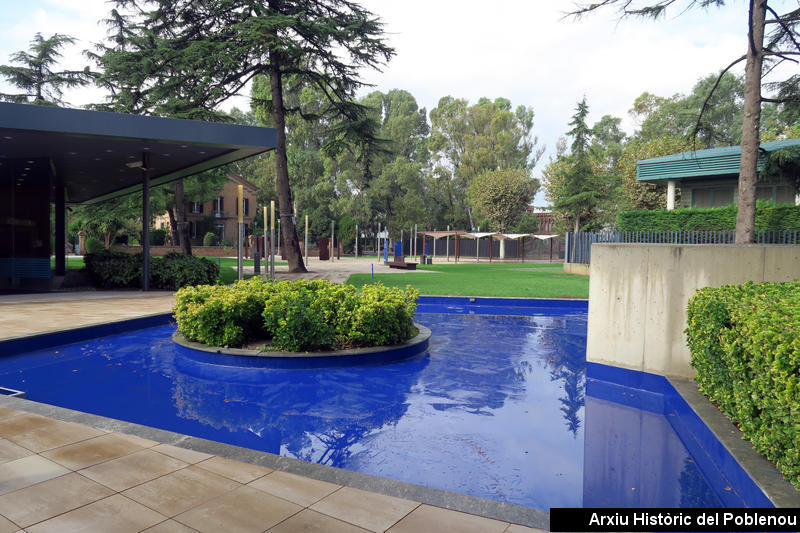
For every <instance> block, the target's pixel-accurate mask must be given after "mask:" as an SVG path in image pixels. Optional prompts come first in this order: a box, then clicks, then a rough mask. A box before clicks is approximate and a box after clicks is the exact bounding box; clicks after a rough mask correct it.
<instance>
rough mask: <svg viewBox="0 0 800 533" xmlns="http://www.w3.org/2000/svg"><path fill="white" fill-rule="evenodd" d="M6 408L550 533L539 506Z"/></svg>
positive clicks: (9, 403)
mask: <svg viewBox="0 0 800 533" xmlns="http://www.w3.org/2000/svg"><path fill="white" fill-rule="evenodd" d="M0 406H4V407H10V408H13V409H18V410H20V411H26V412H29V413H34V414H38V415H41V416H46V417H49V418H53V419H56V420H61V421H64V422H73V423H77V424H83V425H85V426H91V427H94V428H98V429H102V430H105V431H113V432H116V433H124V434H127V435H133V436H135V437H140V438H143V439H148V440H152V441H156V442H159V443H162V444H170V445H172V446H177V447H180V448H185V449H188V450H194V451H198V452H202V453H208V454H211V455H216V456H219V457H224V458H226V459H232V460H234V461H240V462H243V463H249V464H253V465H258V466H264V467H267V468H270V469H272V470H277V471H283V472H289V473H291V474H296V475H299V476H305V477H309V478H313V479H317V480H319V481H327V482H330V483H336V484H338V485H344V486H347V487H352V488H356V489H361V490H365V491H369V492H375V493H378V494H383V495H386V496H394V497H396V498H405V499H408V500H414V501H417V502H420V503H424V504H428V505H432V506H436V507H442V508H445V509H450V510H452V511H459V512H462V513H468V514H473V515H478V516H483V517H486V518H493V519H496V520H501V521H504V522H509V523H512V524H519V525H523V526H529V527H533V528H538V529H544V530H547V531H549V530H550V513H549V511H543V510H541V509H535V508H533V507H524V506H521V505H515V504H510V503H504V502H497V501H494V500H488V499H485V498H478V497H476V496H468V495H466V494H460V493H458V492H451V491H447V490H442V489H435V488H431V487H425V486H423V485H417V484H414V483H408V482H406V481H397V480H394V479H389V478H384V477H380V476H375V475H371V474H363V473H360V472H354V471H351V470H345V469H342V468H336V467H332V466H326V465H320V464H317V463H309V462H306V461H302V460H300V459H294V458H292V457H284V456H282V455H275V454H272V453H269V452H262V451H258V450H253V449H250V448H243V447H241V446H235V445H232V444H225V443H222V442H217V441H212V440H207V439H202V438H198V437H192V436H190V435H184V434H182V433H176V432H174V431H169V430H165V429H159V428H155V427H152V426H145V425H142V424H135V423H133V422H125V421H124V420H118V419H115V418H109V417H105V416H100V415H94V414H91V413H85V412H83V411H77V410H74V409H68V408H65V407H59V406H56V405H50V404H45V403H40V402H35V401H33V400H25V399H21V398H15V397H8V396H0Z"/></svg>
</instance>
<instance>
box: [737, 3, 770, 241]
mask: <svg viewBox="0 0 800 533" xmlns="http://www.w3.org/2000/svg"><path fill="white" fill-rule="evenodd" d="M766 5H767V2H766V0H750V19H749V31H748V35H747V36H748V45H747V62H746V63H745V67H744V118H743V119H742V160H741V165H740V167H739V199H738V213H737V215H736V244H747V243H751V242H753V238H754V236H755V225H756V181H757V180H758V151H759V146H760V143H759V127H760V123H761V66H762V63H763V59H764V52H763V46H764V19H765V17H766Z"/></svg>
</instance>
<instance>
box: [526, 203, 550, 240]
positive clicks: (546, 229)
mask: <svg viewBox="0 0 800 533" xmlns="http://www.w3.org/2000/svg"><path fill="white" fill-rule="evenodd" d="M525 211H526V212H527V213H528V214H529V215H534V216H535V217H536V218H537V219H538V220H539V229H538V230H536V233H537V234H539V235H553V234H554V233H555V232H556V219H555V217H554V216H553V213H542V212H534V208H533V206H532V205H529V206H528V207H527V209H525Z"/></svg>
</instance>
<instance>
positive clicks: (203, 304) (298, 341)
mask: <svg viewBox="0 0 800 533" xmlns="http://www.w3.org/2000/svg"><path fill="white" fill-rule="evenodd" d="M418 297H419V291H417V290H415V289H411V288H406V289H400V288H389V287H384V286H383V285H380V284H378V285H372V286H369V287H365V288H364V291H363V292H359V291H358V290H357V289H356V288H355V287H353V286H352V285H339V284H337V283H332V282H329V281H324V280H317V281H305V280H299V281H294V282H291V281H284V282H265V281H262V280H261V279H260V278H252V279H250V280H247V281H240V282H238V283H236V284H235V285H233V286H231V287H225V286H215V287H212V286H199V287H186V288H184V289H181V290H180V291H178V292H177V293H176V295H175V300H176V302H177V303H176V306H175V319H176V320H177V322H178V330H179V331H180V332H181V334H182V335H183V336H184V337H185V338H186V339H188V340H192V341H197V342H201V343H204V344H208V345H212V346H241V345H242V344H243V343H245V342H247V341H249V340H253V339H256V340H267V339H271V341H270V342H271V348H272V349H277V350H286V351H309V350H330V349H334V348H337V349H342V348H351V347H358V346H382V345H389V344H397V343H400V342H403V341H405V340H407V339H408V338H409V337H410V336H411V334H412V331H413V318H414V312H415V311H416V306H417V304H416V302H417V298H418Z"/></svg>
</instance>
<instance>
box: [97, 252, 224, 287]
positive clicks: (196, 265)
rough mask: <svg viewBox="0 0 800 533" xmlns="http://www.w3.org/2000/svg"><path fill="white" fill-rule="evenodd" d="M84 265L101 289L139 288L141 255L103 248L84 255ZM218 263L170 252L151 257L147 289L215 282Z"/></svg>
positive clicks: (217, 275) (140, 281)
mask: <svg viewBox="0 0 800 533" xmlns="http://www.w3.org/2000/svg"><path fill="white" fill-rule="evenodd" d="M83 262H84V265H85V266H86V269H87V270H88V271H89V275H90V276H91V277H92V280H93V281H94V283H95V285H97V286H98V287H101V288H103V289H126V288H136V287H140V286H141V283H142V256H141V254H136V255H132V254H127V253H125V252H112V251H110V250H103V251H101V252H99V253H93V254H86V255H85V256H84V257H83ZM218 279H219V266H217V264H216V263H214V262H213V261H209V260H208V259H206V258H204V257H193V256H185V255H183V254H179V253H169V254H167V255H165V256H163V257H151V258H150V288H152V289H163V290H170V291H174V290H177V289H180V288H181V287H186V286H188V285H201V284H208V283H216V282H217V280H218Z"/></svg>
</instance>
